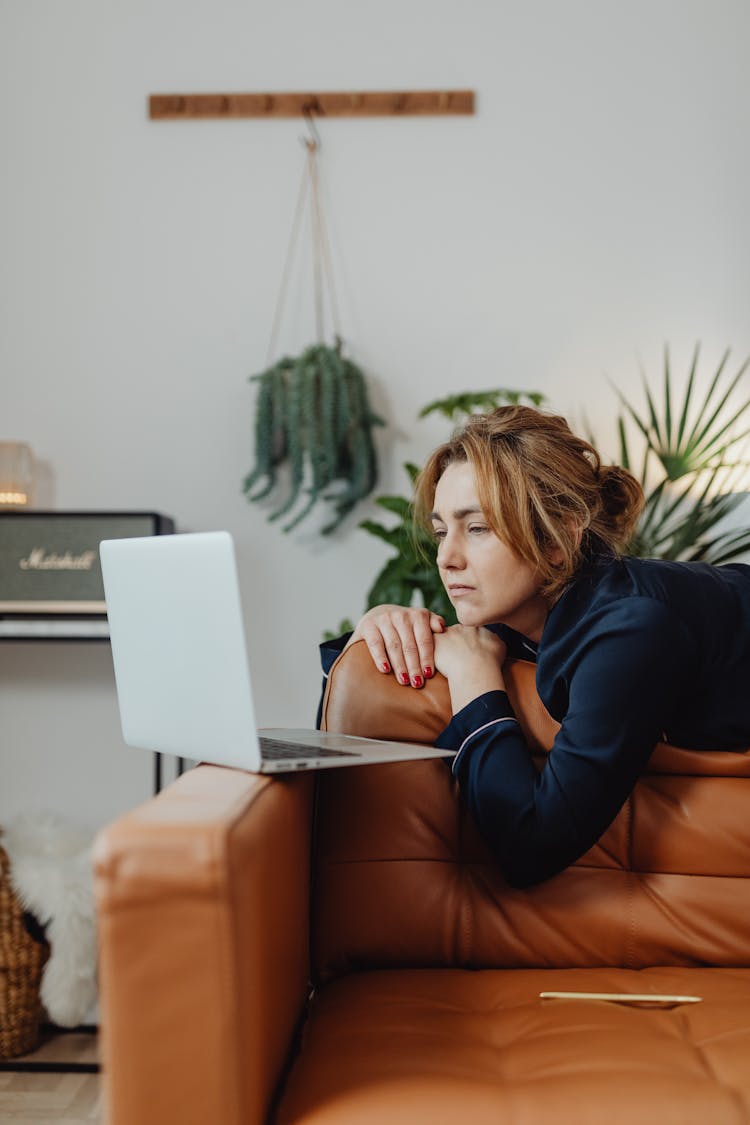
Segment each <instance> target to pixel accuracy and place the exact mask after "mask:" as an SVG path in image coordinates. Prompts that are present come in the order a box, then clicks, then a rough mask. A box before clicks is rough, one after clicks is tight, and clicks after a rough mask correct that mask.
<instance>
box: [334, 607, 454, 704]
mask: <svg viewBox="0 0 750 1125" xmlns="http://www.w3.org/2000/svg"><path fill="white" fill-rule="evenodd" d="M444 629H445V621H444V620H443V618H442V617H440V615H439V614H437V613H431V612H430V610H429V609H412V608H409V607H407V606H401V605H377V606H374V607H373V609H370V610H368V611H367V613H366V614H365V615H364V617H363V618H362V619H361V620H360V622H359V624H358V625H357V628H356V629H355V630H354V632H353V633H352V635H351V639H350V640H349V644H351V643H352V642H353V641H359V640H363V641H365V642H366V644H367V647H368V649H369V650H370V655H371V656H372V659H373V661H374V663H375V667H376V668H377V669H378V671H380V672H384V673H387V672H391V671H392V672H393V674H394V675H395V677H396V679H397V680H398V682H399V683H400V684H404V686H406V685H408V684H411V685H412V686H413V687H416V688H420V687H422V686H423V684H424V682H425V680H429V678H430V676H432V675H434V671H435V647H434V635H435V634H436V633H442V632H443V631H444Z"/></svg>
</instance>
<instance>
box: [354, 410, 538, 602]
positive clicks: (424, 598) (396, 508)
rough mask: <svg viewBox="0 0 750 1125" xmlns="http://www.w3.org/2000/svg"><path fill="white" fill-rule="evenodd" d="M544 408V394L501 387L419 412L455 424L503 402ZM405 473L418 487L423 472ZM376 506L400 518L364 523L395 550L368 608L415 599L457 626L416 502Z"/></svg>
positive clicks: (387, 500)
mask: <svg viewBox="0 0 750 1125" xmlns="http://www.w3.org/2000/svg"><path fill="white" fill-rule="evenodd" d="M524 400H525V401H527V402H531V403H533V405H534V406H541V405H542V404H543V403H544V401H545V398H544V395H542V394H540V393H539V392H537V391H514V390H507V389H506V388H498V389H496V390H489V391H464V392H461V393H460V394H456V395H450V396H448V397H447V398H443V399H436V400H435V401H434V402H430V403H428V404H427V406H425V407H423V409H422V410H421V411H420V412H419V417H420V418H425V417H426V416H427V415H428V414H440V415H442V416H443V417H444V418H447V419H449V420H450V421H455V420H456V419H457V418H459V417H461V416H462V415H464V416H465V415H468V414H473V413H477V412H482V413H484V412H486V411H490V410H496V409H497V407H498V406H500V405H501V404H503V403H506V404H508V403H509V404H513V405H515V404H517V403H519V402H522V401H524ZM404 469H405V470H406V473H407V475H408V477H409V482H410V484H411V486H412V487H413V485H414V481H415V480H416V478H417V475H418V473H419V468H418V467H417V466H416V465H414V464H412V463H411V462H407V463H406V464H405V465H404ZM375 503H376V504H377V505H378V506H379V507H381V508H383V509H384V510H385V511H386V512H390V513H391V514H392V515H395V516H396V517H397V522H396V523H395V524H393V525H392V526H390V527H387V526H385V525H384V524H382V523H379V522H377V521H376V520H363V521H362V523H360V525H359V526H360V527H361V528H362V529H363V530H364V531H367V532H369V534H370V535H374V536H376V537H377V538H378V539H382V540H383V541H384V542H385V543H387V544H388V545H389V546H391V547H393V548H394V550H395V552H396V553H395V555H394V556H393V557H392V558H390V559H388V561H387V562H386V563H385V565H384V566H383V568H382V570H381V571H380V573H379V574H378V575H377V577H376V578H375V581H374V582H373V584H372V586H371V587H370V589H369V591H368V594H367V608H368V609H369V608H370V607H371V606H374V605H380V604H383V603H392V604H395V605H412V604H413V602H414V601H415V599H416V600H418V601H421V603H422V605H424V606H426V607H427V608H428V609H431V610H434V612H435V613H440V614H442V615H443V617H445V619H446V621H447V622H448V624H454V623H455V621H456V615H455V611H454V609H453V606H452V605H451V603H450V599H449V598H448V595H447V593H446V591H445V587H444V586H443V584H442V582H441V581H440V576H439V575H438V571H437V567H436V566H435V542H434V539H433V538H432V536H431V535H430V533H429V532H428V531H426V530H425V529H424V528H423V527H420V526H419V525H418V524H417V523H416V522H415V520H414V515H413V509H412V503H411V500H410V499H407V498H406V497H404V496H379V497H377V498H376V500H375Z"/></svg>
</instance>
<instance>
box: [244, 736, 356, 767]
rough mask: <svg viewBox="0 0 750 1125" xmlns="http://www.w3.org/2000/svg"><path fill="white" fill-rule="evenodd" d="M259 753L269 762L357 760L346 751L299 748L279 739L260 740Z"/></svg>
mask: <svg viewBox="0 0 750 1125" xmlns="http://www.w3.org/2000/svg"><path fill="white" fill-rule="evenodd" d="M260 748H261V753H262V756H263V757H264V758H266V759H267V760H268V761H270V762H281V761H294V759H295V758H359V757H361V755H359V754H349V753H347V751H346V750H327V749H326V748H325V747H323V746H300V744H299V743H298V742H284V741H283V739H280V738H266V737H265V736H263V737H261V739H260Z"/></svg>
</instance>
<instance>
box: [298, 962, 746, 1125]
mask: <svg viewBox="0 0 750 1125" xmlns="http://www.w3.org/2000/svg"><path fill="white" fill-rule="evenodd" d="M548 990H566V991H597V992H647V993H652V992H665V993H670V994H680V995H682V994H686V993H687V994H693V995H699V996H702V997H703V998H704V1000H703V1002H702V1003H700V1004H692V1005H682V1006H678V1007H675V1008H672V1009H669V1010H665V1009H657V1008H633V1007H626V1006H623V1005H620V1004H613V1003H608V1002H604V1001H596V1002H591V1001H574V1000H545V1001H542V1000H540V999H539V992H541V991H548ZM748 1057H750V969H710V968H689V969H685V968H669V967H665V968H650V969H643V970H640V971H634V970H628V969H568V970H551V969H529V970H513V971H505V970H483V971H482V972H469V971H462V970H454V969H447V970H430V969H427V970H399V971H380V972H369V973H359V974H354V975H351V976H348V977H342V978H339V979H337V980H335V981H333V982H331V983H330V984H328V985H326V986H325V987H323V988H322V989H320V990H319V992H318V993H317V994H316V996H315V997H314V999H313V1001H312V1005H311V1011H310V1016H309V1019H308V1021H307V1024H306V1026H305V1028H304V1031H303V1035H302V1042H301V1047H300V1052H299V1055H298V1057H297V1059H296V1061H295V1063H294V1064H293V1067H292V1071H291V1074H290V1076H289V1080H288V1082H287V1084H286V1088H285V1092H284V1096H283V1099H282V1101H281V1104H280V1106H279V1109H278V1114H277V1117H276V1122H277V1125H303V1123H304V1125H351V1122H353V1121H356V1122H357V1125H384V1123H386V1125H407V1123H409V1125H455V1123H456V1122H458V1121H465V1122H467V1123H468V1122H471V1125H511V1123H512V1125H545V1123H546V1122H554V1123H555V1125H602V1122H606V1123H607V1125H626V1123H627V1125H632V1123H633V1122H638V1125H707V1123H709V1122H710V1123H711V1125H740V1123H741V1122H742V1123H747V1122H750V1067H748V1065H747V1060H748Z"/></svg>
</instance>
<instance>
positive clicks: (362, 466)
mask: <svg viewBox="0 0 750 1125" xmlns="http://www.w3.org/2000/svg"><path fill="white" fill-rule="evenodd" d="M308 123H309V124H310V126H311V129H313V130H314V126H313V124H312V119H311V118H310V117H308ZM305 143H306V146H307V162H306V166H305V169H304V172H303V176H302V183H301V185H300V192H299V197H298V200H297V209H296V213H295V218H294V222H293V225H292V235H291V238H290V242H289V249H288V251H287V260H286V263H285V266H284V273H283V277H282V284H281V292H280V294H279V300H278V302H277V307H276V315H275V317H274V325H273V329H272V333H271V345H270V347H269V357H270V356H272V355H273V354H274V351H275V344H276V336H277V333H278V327H279V322H280V318H281V311H282V307H283V302H284V295H285V292H286V286H287V283H288V280H289V271H290V265H291V260H292V255H293V252H294V248H295V245H296V242H297V238H298V235H299V229H300V222H301V219H302V215H303V212H304V205H305V199H306V195H307V189H308V187H309V189H310V197H311V218H312V237H313V282H314V297H315V319H316V328H317V336H318V340H319V341H320V342H319V343H316V344H313V345H311V346H310V347H308V348H306V349H305V350H304V351H303V352H302V353H301V355H298V356H293V357H290V356H285V357H284V358H283V359H280V360H277V361H276V362H275V363H273V364H271V365H270V366H269V367H267V368H266V370H265V371H262V372H261V373H260V374H258V375H252V376H251V377H250V381H251V382H253V383H257V384H258V394H257V398H256V406H255V426H254V430H255V464H254V466H253V468H252V469H251V471H250V472H249V473H248V475H247V476H246V477H245V480H244V482H243V491H244V493H245V495H246V496H247V498H248V500H249V501H253V502H255V501H259V500H264V499H266V498H267V497H268V496H269V495H270V494H271V492H272V491H273V490H274V489H275V488H276V486H277V484H279V483H280V480H281V474H280V473H279V470H280V469H281V468H282V467H283V466H288V476H287V473H286V471H285V472H284V474H283V479H284V480H285V481H288V493H287V495H286V496H285V498H284V499H283V500H282V501H281V503H280V505H279V506H278V507H276V508H275V509H274V510H273V511H271V513H270V515H269V517H268V518H269V520H270V521H272V522H273V521H275V520H279V519H281V518H282V517H284V516H288V515H290V514H291V518H290V519H289V520H288V522H287V523H286V524H284V525H283V529H284V531H291V530H292V528H294V527H296V526H297V524H299V523H300V522H301V521H302V520H303V519H304V518H305V516H307V515H308V514H309V513H310V511H311V510H312V509H313V508H314V507H315V505H316V504H317V503H318V501H321V500H322V501H325V502H327V503H329V504H330V505H331V507H332V509H333V513H334V515H333V519H332V520H331V521H330V522H329V523H327V524H326V525H325V526H324V527H323V528H322V534H323V535H329V534H330V533H331V532H332V531H334V530H335V529H336V528H337V527H338V526H339V525H340V524H341V522H342V521H343V520H344V518H345V517H346V515H347V514H348V513H349V512H350V511H351V510H352V508H353V507H354V506H355V505H356V504H357V503H358V502H359V501H360V500H363V499H364V498H365V497H366V496H368V495H369V493H370V492H372V490H373V488H374V487H375V485H376V483H377V455H376V451H375V446H374V443H373V440H372V429H373V426H382V425H383V424H384V423H383V420H382V419H381V418H379V417H378V416H377V415H376V414H375V413H374V412H373V411H372V409H371V407H370V403H369V398H368V394H367V386H366V383H365V377H364V375H363V373H362V371H361V369H360V368H359V367H357V365H356V364H355V363H353V362H352V361H351V360H350V359H347V358H346V357H345V356H344V355H343V346H342V340H341V336H340V334H339V330H338V313H337V309H336V299H335V290H334V286H333V271H332V269H331V258H330V252H329V248H328V240H327V235H326V228H325V223H324V220H323V212H322V208H321V203H320V192H319V184H318V169H317V160H316V158H317V152H318V149H319V140H318V138H317V134H314V139H313V140H307V141H306V142H305ZM324 275H325V278H326V281H327V286H328V299H329V304H330V308H331V315H332V319H333V322H334V326H335V329H336V333H335V344H334V346H333V347H331V346H329V345H327V344H325V343H323V342H322V340H323V298H324V285H323V277H324ZM298 505H301V506H300V507H298ZM296 507H298V510H297V511H295V510H294V509H295V508H296Z"/></svg>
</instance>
